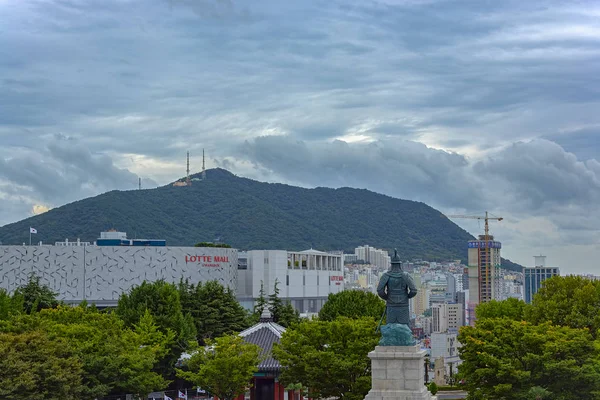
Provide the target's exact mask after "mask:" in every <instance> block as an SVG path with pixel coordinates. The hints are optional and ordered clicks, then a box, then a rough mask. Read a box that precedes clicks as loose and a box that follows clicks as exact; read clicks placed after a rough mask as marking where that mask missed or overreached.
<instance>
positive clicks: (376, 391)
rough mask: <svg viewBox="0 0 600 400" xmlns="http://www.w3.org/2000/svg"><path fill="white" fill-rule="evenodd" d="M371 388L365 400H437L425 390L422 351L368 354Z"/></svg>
mask: <svg viewBox="0 0 600 400" xmlns="http://www.w3.org/2000/svg"><path fill="white" fill-rule="evenodd" d="M369 358H370V359H371V374H372V386H371V390H370V391H369V393H368V394H367V397H365V400H436V397H434V396H432V395H431V393H430V392H429V390H427V388H426V387H425V378H424V376H425V367H424V365H425V351H424V350H421V349H420V347H419V346H418V345H417V346H377V347H375V350H373V351H372V352H370V353H369Z"/></svg>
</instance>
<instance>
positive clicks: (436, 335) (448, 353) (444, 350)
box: [430, 331, 461, 365]
mask: <svg viewBox="0 0 600 400" xmlns="http://www.w3.org/2000/svg"><path fill="white" fill-rule="evenodd" d="M457 336H458V334H457V333H456V332H455V331H453V332H433V333H432V334H431V336H430V343H431V359H433V360H435V359H437V358H438V357H444V361H445V362H446V363H448V362H457V361H459V360H460V358H459V357H458V349H459V348H460V347H461V344H460V343H459V342H458V339H457ZM455 365H456V364H455Z"/></svg>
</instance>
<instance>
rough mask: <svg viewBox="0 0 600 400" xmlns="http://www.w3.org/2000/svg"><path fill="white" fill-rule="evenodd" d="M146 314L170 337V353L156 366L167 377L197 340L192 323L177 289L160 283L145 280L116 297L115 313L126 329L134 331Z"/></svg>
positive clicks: (172, 285) (161, 281)
mask: <svg viewBox="0 0 600 400" xmlns="http://www.w3.org/2000/svg"><path fill="white" fill-rule="evenodd" d="M146 311H149V312H150V314H151V315H152V317H153V319H154V322H155V323H156V325H157V326H158V329H159V330H160V332H162V333H163V334H164V335H167V336H171V335H173V338H174V340H173V341H172V343H171V345H170V351H169V352H168V353H167V354H166V355H165V357H164V358H163V360H162V361H161V362H160V364H159V366H157V371H160V372H161V373H162V374H164V375H165V376H170V375H171V374H173V373H174V366H175V363H176V362H177V360H178V359H179V356H180V355H181V353H182V352H183V351H184V350H186V349H187V348H188V346H189V343H190V342H191V341H194V340H196V328H195V324H194V321H193V319H192V317H191V316H190V315H189V314H185V315H184V314H183V309H182V306H181V301H180V297H179V290H178V288H177V287H176V286H175V285H174V284H172V283H168V282H165V281H163V280H159V281H156V282H146V281H144V282H142V284H141V285H139V286H135V287H133V288H132V289H131V290H130V291H129V293H123V294H121V296H120V297H119V302H118V305H117V308H116V313H117V315H118V316H119V317H120V318H121V319H122V320H123V322H125V326H127V327H129V328H133V327H134V326H135V325H136V324H137V323H138V322H139V321H140V319H141V318H142V317H143V316H144V315H145V314H146Z"/></svg>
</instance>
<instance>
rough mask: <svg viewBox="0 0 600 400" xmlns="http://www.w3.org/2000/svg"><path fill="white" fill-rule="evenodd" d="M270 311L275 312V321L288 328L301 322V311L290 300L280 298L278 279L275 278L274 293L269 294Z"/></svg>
mask: <svg viewBox="0 0 600 400" xmlns="http://www.w3.org/2000/svg"><path fill="white" fill-rule="evenodd" d="M269 311H271V314H273V321H275V322H277V323H278V324H279V325H281V326H284V327H286V328H287V327H289V326H291V325H292V324H295V323H298V322H300V313H299V312H298V311H297V310H296V309H295V308H294V307H293V306H292V304H291V303H290V302H289V301H283V300H282V299H281V298H279V281H278V280H275V285H274V287H273V293H272V294H270V295H269Z"/></svg>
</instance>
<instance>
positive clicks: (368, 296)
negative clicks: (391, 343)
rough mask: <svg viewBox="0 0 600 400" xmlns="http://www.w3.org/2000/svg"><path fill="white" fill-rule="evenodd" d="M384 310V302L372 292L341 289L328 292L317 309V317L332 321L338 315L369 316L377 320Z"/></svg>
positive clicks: (349, 316) (351, 316) (350, 316)
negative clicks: (321, 305)
mask: <svg viewBox="0 0 600 400" xmlns="http://www.w3.org/2000/svg"><path fill="white" fill-rule="evenodd" d="M384 310H385V302H384V301H383V300H381V299H380V298H379V296H377V295H376V294H374V293H371V292H366V291H363V290H343V291H341V292H339V293H330V294H329V296H328V297H327V301H326V302H325V304H324V305H323V307H322V308H321V311H319V319H321V320H324V321H333V320H334V319H336V318H338V317H348V318H361V317H370V318H373V319H375V320H376V321H379V320H380V318H381V316H382V314H383V311H384Z"/></svg>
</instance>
